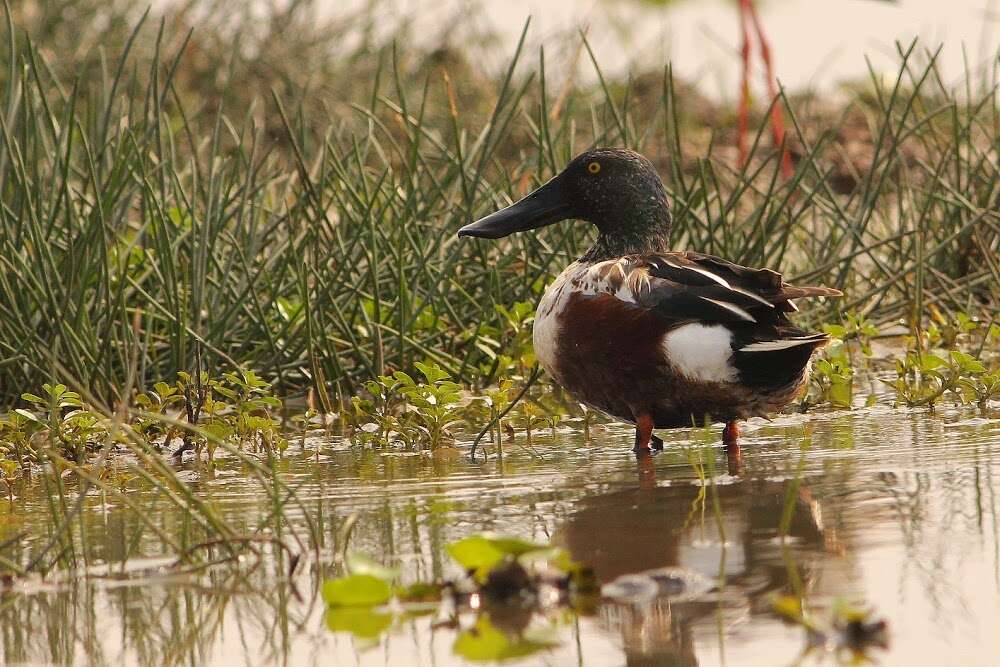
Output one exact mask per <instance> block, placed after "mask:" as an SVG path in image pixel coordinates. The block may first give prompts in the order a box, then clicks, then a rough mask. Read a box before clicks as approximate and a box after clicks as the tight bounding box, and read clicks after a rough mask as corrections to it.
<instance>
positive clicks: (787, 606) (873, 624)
mask: <svg viewBox="0 0 1000 667" xmlns="http://www.w3.org/2000/svg"><path fill="white" fill-rule="evenodd" d="M771 611H772V612H773V613H774V614H775V615H777V616H779V617H781V618H783V619H784V620H785V621H787V622H789V623H792V624H794V625H798V626H800V627H802V628H803V629H804V630H805V631H806V633H807V634H806V637H807V642H806V648H805V650H804V653H805V654H808V653H810V652H811V651H813V650H817V649H818V650H823V651H826V650H831V649H832V650H834V651H837V652H846V653H848V654H849V655H850V656H851V658H852V660H851V661H850V662H851V664H859V663H860V662H862V661H864V662H868V661H869V659H868V656H867V653H868V651H869V650H871V649H873V648H881V649H886V648H888V646H889V638H888V623H886V621H885V620H883V619H879V618H875V615H874V613H873V612H872V610H870V609H862V608H860V607H857V606H855V605H852V604H849V603H847V602H845V601H843V600H840V599H838V600H835V601H834V604H833V608H832V609H831V610H830V615H829V616H830V618H829V620H827V621H823V620H821V619H818V618H816V617H814V616H813V615H812V614H809V613H808V612H807V611H806V609H804V608H803V605H802V600H801V599H800V598H797V597H792V596H790V595H783V596H775V597H774V598H772V600H771Z"/></svg>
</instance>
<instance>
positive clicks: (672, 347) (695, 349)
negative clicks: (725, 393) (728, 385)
mask: <svg viewBox="0 0 1000 667" xmlns="http://www.w3.org/2000/svg"><path fill="white" fill-rule="evenodd" d="M663 349H664V351H665V352H666V354H667V358H668V359H669V360H670V363H672V364H673V365H674V366H675V367H676V368H677V370H679V371H680V372H681V373H683V374H684V375H685V376H687V377H688V378H690V379H692V380H700V381H703V382H734V381H735V380H736V379H737V377H738V374H737V370H736V368H735V367H733V365H732V364H731V363H730V362H731V359H732V356H733V335H732V333H730V331H729V330H728V329H726V327H724V326H722V325H721V324H712V325H705V324H685V325H684V326H682V327H677V328H676V329H674V330H673V331H671V332H669V333H668V334H667V335H666V336H664V337H663Z"/></svg>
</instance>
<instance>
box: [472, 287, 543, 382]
mask: <svg viewBox="0 0 1000 667" xmlns="http://www.w3.org/2000/svg"><path fill="white" fill-rule="evenodd" d="M535 287H537V291H538V293H541V290H542V289H544V283H543V282H539V283H538V284H537V286H534V287H533V291H535ZM493 308H494V311H495V313H496V316H497V322H496V324H493V323H489V324H483V323H480V324H478V325H477V326H476V328H475V329H473V330H470V331H468V332H466V334H465V335H464V337H466V338H467V339H468V341H469V342H470V343H471V344H472V345H474V346H475V348H476V349H477V350H478V351H479V352H480V353H481V355H482V357H481V359H482V363H480V364H479V374H480V376H481V377H482V378H485V379H486V381H490V380H492V379H494V378H499V377H506V376H509V375H522V376H523V375H525V374H526V373H527V371H528V369H530V368H531V367H532V366H533V365H534V364H535V350H534V346H533V344H532V325H533V323H534V321H535V304H534V303H533V302H531V301H516V302H514V303H513V304H512V305H510V306H509V307H508V306H506V305H504V304H501V303H495V304H494V305H493Z"/></svg>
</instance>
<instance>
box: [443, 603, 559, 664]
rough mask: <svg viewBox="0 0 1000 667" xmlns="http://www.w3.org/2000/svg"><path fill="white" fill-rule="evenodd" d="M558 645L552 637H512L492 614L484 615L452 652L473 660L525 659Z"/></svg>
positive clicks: (467, 631) (465, 632) (458, 641)
mask: <svg viewBox="0 0 1000 667" xmlns="http://www.w3.org/2000/svg"><path fill="white" fill-rule="evenodd" d="M557 645H558V642H557V641H555V640H553V639H549V638H533V639H528V638H524V637H509V636H508V635H505V634H504V633H502V632H500V631H499V630H497V628H496V627H495V626H494V625H493V623H492V622H491V621H490V618H489V615H488V614H483V615H481V616H480V617H479V618H478V619H477V620H476V625H475V627H473V628H470V629H468V630H464V631H463V632H462V633H461V634H459V635H458V637H456V638H455V643H454V644H453V645H452V651H453V652H454V653H455V655H457V656H459V657H462V658H464V659H466V660H469V661H472V662H494V661H499V660H511V659H513V658H523V657H525V656H528V655H531V654H533V653H537V652H538V651H542V650H545V649H549V648H552V647H554V646H557Z"/></svg>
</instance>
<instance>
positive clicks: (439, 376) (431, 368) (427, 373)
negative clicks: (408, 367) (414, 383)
mask: <svg viewBox="0 0 1000 667" xmlns="http://www.w3.org/2000/svg"><path fill="white" fill-rule="evenodd" d="M413 365H414V366H416V367H417V370H419V371H420V372H421V374H423V376H424V377H425V378H427V382H428V383H430V384H434V383H435V382H437V381H438V380H443V379H445V378H446V377H448V373H447V372H446V371H444V370H442V369H441V367H440V366H438V365H437V364H422V363H420V362H419V361H417V362H414V364H413Z"/></svg>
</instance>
